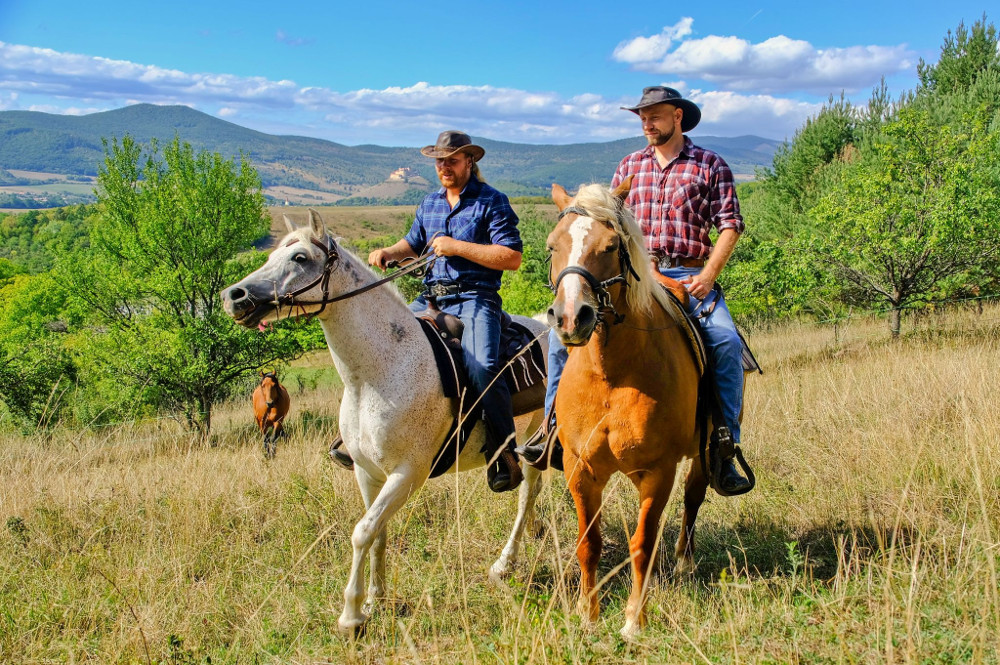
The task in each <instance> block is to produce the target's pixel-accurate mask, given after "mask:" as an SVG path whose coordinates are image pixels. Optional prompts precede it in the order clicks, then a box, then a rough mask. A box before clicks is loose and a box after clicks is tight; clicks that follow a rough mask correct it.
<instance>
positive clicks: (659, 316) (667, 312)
mask: <svg viewBox="0 0 1000 665" xmlns="http://www.w3.org/2000/svg"><path fill="white" fill-rule="evenodd" d="M630 185H631V179H629V180H628V181H627V182H625V183H623V185H622V186H621V187H619V188H618V190H616V191H615V192H609V191H608V190H607V189H606V188H604V187H601V186H600V185H587V186H584V187H581V188H580V192H579V193H578V194H577V196H576V198H575V199H570V197H569V195H568V194H567V193H566V190H565V189H563V188H562V187H559V186H558V185H555V186H553V195H552V197H553V199H554V201H555V203H556V206H557V207H558V208H559V210H560V211H561V212H560V215H559V216H560V221H559V223H558V224H557V225H556V227H555V229H554V230H553V231H552V233H551V234H550V235H549V238H548V249H549V252H550V254H551V258H552V266H551V270H552V276H555V278H554V280H555V281H554V283H553V289H554V291H555V294H556V297H555V301H554V302H553V304H552V307H551V308H550V309H549V311H548V318H549V323H550V324H551V325H552V326H553V328H555V330H556V332H557V334H558V335H559V338H560V339H561V340H562V342H563V343H564V344H565V345H566V346H567V347H569V359H568V360H567V362H566V367H565V370H564V372H563V375H562V379H561V381H560V384H559V392H558V394H557V395H556V402H555V409H556V413H557V414H558V415H557V419H558V426H559V439H560V440H561V441H562V444H563V448H564V452H563V466H564V468H565V474H566V482H567V484H568V486H569V490H570V492H571V493H572V495H573V500H574V502H575V503H576V512H577V518H578V522H579V540H578V542H577V549H576V554H577V558H578V559H579V561H580V571H581V578H580V597H579V603H578V609H579V611H580V613H581V614H582V615H583V616H584V618H586V619H588V620H591V621H593V620H596V619H597V617H598V614H599V612H600V605H599V601H598V596H597V592H598V589H596V588H595V585H596V575H597V563H598V560H599V559H600V556H601V522H600V519H601V505H602V494H603V491H604V487H605V486H606V485H607V483H608V480H610V478H611V476H612V475H614V473H615V472H618V471H620V472H622V473H624V474H625V475H626V476H628V478H629V480H631V481H632V483H633V484H634V485H635V486H636V488H637V489H638V491H639V520H638V526H637V527H636V530H635V533H634V534H633V536H632V539H631V540H630V542H629V552H630V554H631V562H632V573H633V586H632V592H631V595H630V596H629V600H628V605H627V608H626V610H625V626H624V627H623V628H622V630H621V633H622V635H623V636H624V637H626V638H628V637H632V636H633V635H634V634H635V633H636V632H637V631H638V630H639V629H640V628H642V627H643V626H644V625H645V601H646V591H647V585H648V583H649V579H650V572H651V568H652V566H653V562H654V552H655V549H656V545H657V543H658V539H659V533H660V516H661V514H662V513H663V509H664V506H665V505H666V503H667V499H668V498H669V497H670V492H671V489H672V488H673V484H674V476H675V474H676V471H677V467H678V465H679V464H680V463H681V462H682V461H683V459H684V458H685V457H687V458H692V459H693V458H695V457H697V456H698V429H697V422H696V420H697V419H696V417H695V411H696V406H697V400H698V381H699V376H700V375H699V365H698V364H697V361H696V357H695V355H694V353H693V350H692V347H691V345H690V343H689V341H688V339H687V338H686V336H685V334H684V333H683V332H682V330H681V329H680V328H679V326H678V322H679V321H680V320H682V319H681V317H682V316H683V315H682V313H681V312H680V309H679V307H677V306H675V305H674V303H673V302H672V301H671V300H670V299H669V297H668V296H667V295H666V294H665V292H664V291H663V289H662V288H661V287H660V286H659V285H658V284H657V282H656V281H655V280H654V278H653V276H652V274H651V271H650V261H649V258H648V255H647V252H646V250H645V247H644V244H643V239H642V235H641V233H640V230H639V227H638V226H637V224H636V222H635V220H634V218H633V217H632V215H631V213H629V212H628V210H627V209H625V208H624V207H623V201H624V199H625V196H626V195H627V194H628V189H629V186H630ZM707 486H708V484H707V481H706V478H705V475H704V473H703V472H702V467H701V464H698V463H697V462H695V463H694V464H692V465H691V468H690V470H689V471H688V474H687V479H686V481H685V489H684V515H683V517H682V519H681V530H680V536H679V537H678V539H677V545H676V549H675V553H676V559H677V561H676V567H675V570H677V571H679V572H684V571H690V570H692V569H693V566H694V559H693V550H694V541H693V536H694V522H695V518H696V517H697V515H698V508H699V507H700V506H701V503H702V501H703V500H704V498H705V489H706V487H707Z"/></svg>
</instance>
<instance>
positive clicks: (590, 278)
mask: <svg viewBox="0 0 1000 665" xmlns="http://www.w3.org/2000/svg"><path fill="white" fill-rule="evenodd" d="M571 213H576V214H577V215H580V216H581V217H590V213H588V212H587V211H586V210H584V209H583V208H580V207H577V206H568V207H566V208H564V209H563V210H562V212H560V213H559V218H558V221H562V218H563V217H565V216H566V215H569V214H571ZM550 258H551V257H550ZM618 265H619V272H618V274H617V275H615V276H614V277H612V278H610V279H606V280H604V281H599V280H598V279H597V278H596V277H594V275H593V273H591V272H590V271H589V270H587V269H586V268H581V267H580V266H567V267H566V268H564V269H563V271H562V272H560V273H559V275H558V276H556V281H555V283H553V282H552V266H551V264H550V265H549V283H548V287H549V290H551V291H552V293H553V294H555V293H556V292H557V291H558V290H559V284H560V283H562V280H563V278H564V277H565V276H566V275H579V276H580V277H582V278H583V279H584V281H586V282H587V284H588V285H589V286H590V290H591V291H592V292H593V294H594V298H596V299H597V309H598V311H600V312H610V313H611V315H612V316H613V317H614V318H613V321H612V322H613V323H615V324H618V323H621V322H622V321H624V320H625V315H624V314H619V313H618V311H617V310H616V309H615V306H614V304H613V303H612V302H611V294H610V293H608V287H610V286H613V285H615V284H622V285H624V286H626V287H627V286H628V279H626V277H625V274H626V272H629V273H631V274H632V276H633V277H635V279H636V281H639V275H638V274H636V272H635V269H634V268H633V267H632V259H631V257H630V256H629V253H628V248H627V247H626V246H625V243H624V242H621V241H619V243H618Z"/></svg>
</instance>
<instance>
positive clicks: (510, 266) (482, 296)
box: [331, 131, 522, 492]
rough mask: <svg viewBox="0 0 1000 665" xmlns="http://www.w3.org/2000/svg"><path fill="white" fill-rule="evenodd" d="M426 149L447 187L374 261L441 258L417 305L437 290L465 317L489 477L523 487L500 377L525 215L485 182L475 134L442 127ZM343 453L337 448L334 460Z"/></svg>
mask: <svg viewBox="0 0 1000 665" xmlns="http://www.w3.org/2000/svg"><path fill="white" fill-rule="evenodd" d="M420 152H421V153H422V154H423V155H425V156H426V157H431V158H433V159H434V160H435V167H436V169H437V175H438V179H439V180H440V181H441V189H439V190H438V191H436V192H432V193H431V194H428V195H427V196H426V197H425V198H424V200H423V201H422V202H421V204H420V205H419V206H418V207H417V214H416V218H415V219H414V221H413V226H412V227H411V228H410V232H409V233H407V234H406V237H404V238H403V239H401V240H400V241H399V242H397V243H396V244H394V245H392V246H391V247H386V248H384V249H376V250H375V251H373V252H372V253H371V254H369V255H368V263H370V264H371V265H373V266H377V267H379V268H382V269H385V268H386V266H387V264H388V263H389V262H390V261H396V262H398V261H401V260H403V259H408V258H413V257H416V256H419V255H420V254H422V253H423V252H424V251H425V250H427V249H433V251H434V254H435V255H436V256H437V257H438V258H437V260H436V261H435V262H434V265H433V267H432V268H431V270H430V271H429V272H428V274H427V276H426V277H425V278H424V286H425V293H424V295H422V296H420V297H419V298H417V299H416V300H415V301H413V303H412V304H411V305H410V309H412V310H413V311H414V312H421V311H423V310H425V309H427V300H426V297H427V296H433V297H434V298H435V300H436V302H437V305H438V307H439V308H440V309H441V311H443V312H447V313H449V314H453V315H455V316H457V317H458V318H459V319H461V320H462V323H464V324H465V332H464V333H463V335H462V350H463V352H464V356H465V364H466V368H467V370H468V374H469V379H470V381H471V383H472V387H473V389H474V390H475V391H476V393H477V394H476V395H473V396H472V397H473V398H476V397H478V396H480V395H482V406H483V419H484V420H485V421H486V428H487V436H486V441H487V447H486V449H485V451H484V452H485V453H486V457H487V460H488V461H489V466H488V467H487V480H488V482H489V486H490V489H492V490H493V491H494V492H505V491H507V490H511V489H514V488H515V487H517V486H518V485H519V484H520V482H521V479H522V476H521V467H520V466H519V465H518V462H517V456H516V455H515V454H514V452H513V450H514V442H515V440H514V416H513V412H512V409H511V399H510V392H509V390H508V388H507V382H506V381H496V382H493V379H494V378H495V377H496V375H497V374H498V373H499V372H500V370H501V369H502V367H501V364H500V319H501V303H500V294H499V291H500V277H501V275H502V274H503V271H504V270H517V269H518V268H519V267H520V266H521V250H522V245H521V235H520V233H519V232H518V230H517V224H518V219H517V215H516V214H515V213H514V210H513V208H511V206H510V201H509V200H508V199H507V196H506V195H505V194H503V193H501V192H499V191H497V190H496V189H494V188H492V187H490V186H489V185H487V184H486V183H485V182H483V179H482V177H481V175H480V173H479V167H478V165H477V164H476V162H478V161H479V160H480V159H481V158H482V157H483V155H484V154H486V151H485V150H484V149H483V148H481V147H480V146H477V145H474V144H473V143H472V139H471V138H469V135H468V134H465V133H463V132H456V131H446V132H442V133H441V134H440V135H439V136H438V140H437V143H436V144H435V145H429V146H427V147H425V148H423V149H422V150H421V151H420ZM491 383H492V384H493V385H492V386H491V385H490V384H491ZM487 386H489V390H486V388H487ZM331 452H332V451H331ZM343 455H346V453H344V452H343V451H340V450H337V451H336V455H335V457H334V459H335V460H336V459H337V456H343ZM344 461H345V462H346V460H344Z"/></svg>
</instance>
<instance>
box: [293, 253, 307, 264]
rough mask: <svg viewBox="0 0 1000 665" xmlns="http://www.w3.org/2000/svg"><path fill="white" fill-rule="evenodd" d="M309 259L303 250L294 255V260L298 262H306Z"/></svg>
mask: <svg viewBox="0 0 1000 665" xmlns="http://www.w3.org/2000/svg"><path fill="white" fill-rule="evenodd" d="M308 260H309V257H308V256H306V255H305V254H303V253H301V252H299V253H298V254H296V255H294V256H293V257H292V261H295V262H296V263H305V262H306V261H308Z"/></svg>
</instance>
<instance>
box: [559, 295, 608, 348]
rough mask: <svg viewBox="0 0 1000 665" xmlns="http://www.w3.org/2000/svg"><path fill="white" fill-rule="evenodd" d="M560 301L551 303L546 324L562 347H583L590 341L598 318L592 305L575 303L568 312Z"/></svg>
mask: <svg viewBox="0 0 1000 665" xmlns="http://www.w3.org/2000/svg"><path fill="white" fill-rule="evenodd" d="M564 305H565V303H563V302H562V301H561V300H558V299H557V300H556V302H554V303H552V307H550V308H549V311H548V312H547V314H546V318H547V319H548V323H549V325H550V326H552V328H553V329H554V330H555V331H556V335H558V336H559V341H560V342H562V343H563V346H583V345H585V344H586V343H587V342H589V341H590V337H591V335H593V334H594V330H595V329H596V328H597V323H598V321H600V318H599V317H598V316H597V310H596V309H595V308H594V306H593V305H591V304H590V303H588V302H586V301H577V303H576V306H575V307H573V308H572V311H569V310H568V309H567V308H566V307H565V306H564Z"/></svg>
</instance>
